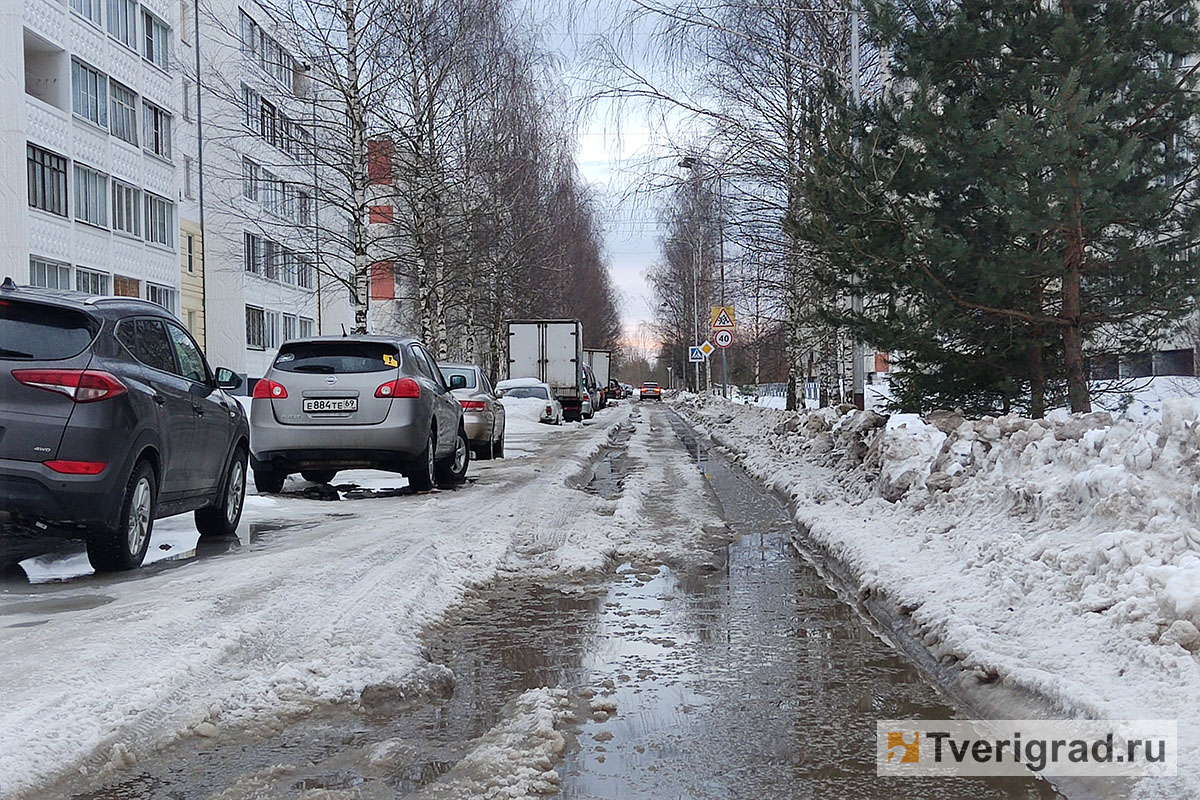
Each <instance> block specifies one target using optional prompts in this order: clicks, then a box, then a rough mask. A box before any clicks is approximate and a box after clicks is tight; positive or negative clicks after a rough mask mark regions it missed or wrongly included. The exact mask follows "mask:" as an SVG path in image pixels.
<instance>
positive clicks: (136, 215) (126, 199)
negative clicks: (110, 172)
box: [112, 178, 142, 239]
mask: <svg viewBox="0 0 1200 800" xmlns="http://www.w3.org/2000/svg"><path fill="white" fill-rule="evenodd" d="M112 226H113V230H117V231H121V232H122V233H128V234H129V235H130V236H136V237H138V238H139V239H140V238H141V236H142V192H141V190H140V189H138V188H137V187H136V186H130V185H129V184H128V183H121V181H119V180H117V179H116V178H113V181H112Z"/></svg>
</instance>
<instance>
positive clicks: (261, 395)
mask: <svg viewBox="0 0 1200 800" xmlns="http://www.w3.org/2000/svg"><path fill="white" fill-rule="evenodd" d="M287 396H288V393H287V387H286V386H284V385H283V384H282V383H276V382H275V381H269V380H267V379H266V378H263V379H262V380H260V381H259V382H258V383H256V384H254V391H253V392H251V393H250V399H252V400H286V399H287Z"/></svg>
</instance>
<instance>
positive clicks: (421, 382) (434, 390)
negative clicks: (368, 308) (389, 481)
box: [250, 336, 471, 493]
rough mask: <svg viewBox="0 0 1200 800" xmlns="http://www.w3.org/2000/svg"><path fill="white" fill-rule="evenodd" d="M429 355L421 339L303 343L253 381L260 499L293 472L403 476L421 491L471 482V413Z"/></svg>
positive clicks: (323, 479)
mask: <svg viewBox="0 0 1200 800" xmlns="http://www.w3.org/2000/svg"><path fill="white" fill-rule="evenodd" d="M462 388H465V385H464V381H463V378H462V376H461V375H460V376H457V377H455V376H452V378H451V381H450V383H449V384H447V383H446V381H445V380H444V379H443V378H442V373H441V370H440V369H439V367H438V365H437V362H436V361H434V360H433V357H432V356H431V355H429V351H428V350H427V349H426V348H425V346H424V345H422V344H421V343H420V342H418V341H416V340H414V339H395V338H390V337H385V336H354V337H346V336H325V337H312V338H306V339H295V340H292V341H289V342H285V343H284V345H283V346H282V347H280V348H279V354H278V355H276V357H275V361H274V363H273V364H272V365H271V367H270V368H269V369H268V370H267V372H266V374H265V375H264V376H263V377H262V379H261V380H259V381H258V382H257V383H255V384H254V387H253V391H252V392H251V397H252V400H251V403H250V431H251V437H250V464H251V467H252V468H253V470H254V485H255V486H256V487H258V490H259V491H260V492H267V493H273V492H278V491H280V490H281V489H282V488H283V482H284V480H285V479H286V478H287V476H288V475H290V474H292V473H294V472H299V473H300V474H301V475H302V476H303V477H304V478H305V480H309V481H313V482H316V483H328V482H329V481H331V480H333V478H334V476H335V475H337V473H338V471H339V470H343V469H353V468H368V469H380V470H386V471H389V472H399V473H402V474H404V475H405V476H406V477H407V478H408V482H409V485H410V486H412V487H413V488H414V489H416V490H417V491H427V490H429V489H432V488H434V486H450V485H453V484H456V483H459V482H461V481H462V480H464V479H465V478H466V475H467V465H468V463H469V462H470V459H471V449H470V445H469V443H468V440H467V433H466V428H465V426H464V425H463V408H462V405H460V404H459V402H458V399H457V398H456V397H455V396H454V395H453V394H452V393H451V392H452V390H454V389H462Z"/></svg>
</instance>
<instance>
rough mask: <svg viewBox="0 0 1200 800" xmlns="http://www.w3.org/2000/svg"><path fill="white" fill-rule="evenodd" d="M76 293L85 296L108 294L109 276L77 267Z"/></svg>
mask: <svg viewBox="0 0 1200 800" xmlns="http://www.w3.org/2000/svg"><path fill="white" fill-rule="evenodd" d="M75 291H77V292H83V293H84V294H108V276H107V275H105V274H104V273H103V272H97V271H96V270H94V269H86V268H84V267H76V268H75Z"/></svg>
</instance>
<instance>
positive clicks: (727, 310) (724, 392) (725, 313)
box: [709, 242, 737, 397]
mask: <svg viewBox="0 0 1200 800" xmlns="http://www.w3.org/2000/svg"><path fill="white" fill-rule="evenodd" d="M721 246H722V248H723V247H724V242H722V243H721ZM721 272H722V283H721V305H719V306H713V307H712V308H710V309H709V323H710V324H709V327H710V328H712V329H713V331H714V332H715V334H716V335H715V336H714V340H715V341H716V343H717V347H719V348H721V396H722V397H728V396H729V368H728V365H727V363H726V359H725V348H727V347H729V345H731V344H733V332H734V330H735V329H736V328H737V315H736V313H735V312H734V309H733V306H727V305H725V283H724V278H723V276H724V264H722V267H721Z"/></svg>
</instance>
